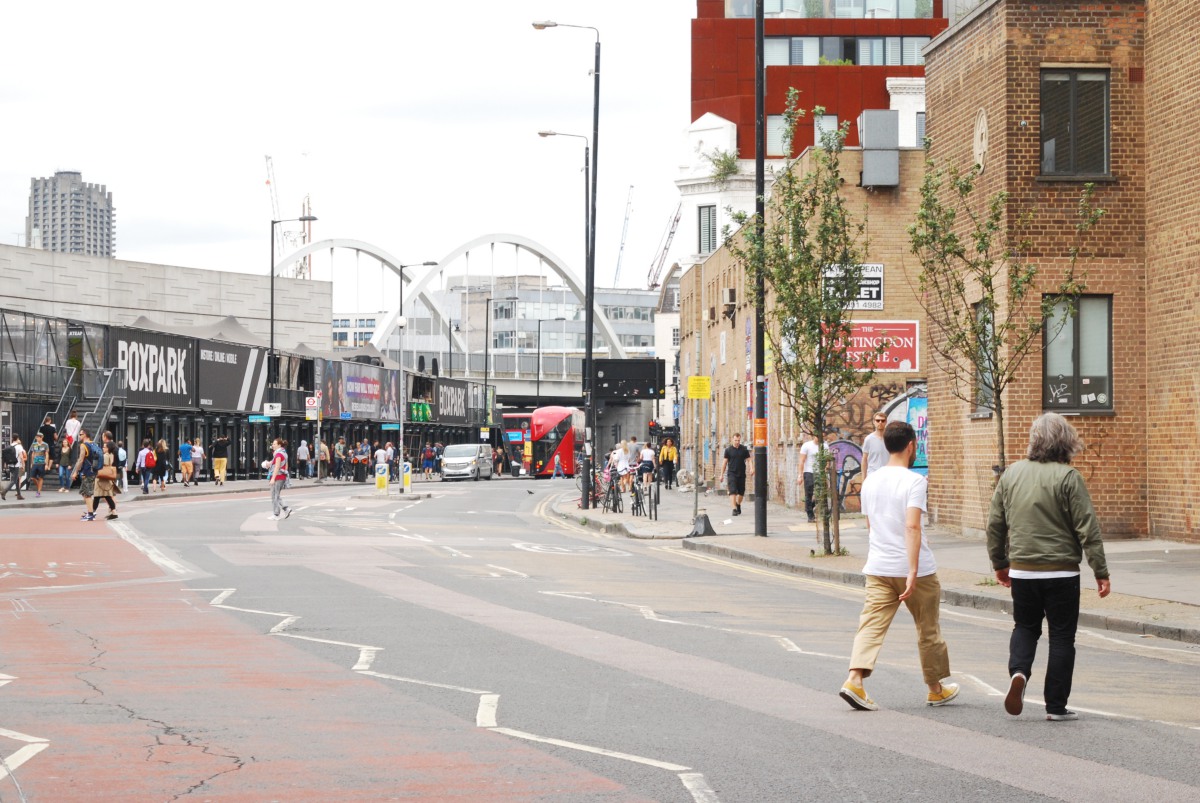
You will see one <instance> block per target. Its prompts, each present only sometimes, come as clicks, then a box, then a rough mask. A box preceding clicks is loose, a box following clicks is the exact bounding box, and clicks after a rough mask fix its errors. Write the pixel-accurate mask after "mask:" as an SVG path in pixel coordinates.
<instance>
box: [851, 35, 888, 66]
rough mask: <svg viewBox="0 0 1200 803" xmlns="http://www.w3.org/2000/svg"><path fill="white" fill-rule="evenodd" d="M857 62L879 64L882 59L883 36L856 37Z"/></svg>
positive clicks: (881, 62) (882, 61)
mask: <svg viewBox="0 0 1200 803" xmlns="http://www.w3.org/2000/svg"><path fill="white" fill-rule="evenodd" d="M856 63H858V64H865V65H872V64H875V65H881V64H883V63H884V60H883V37H879V36H860V37H859V39H858V59H857V62H856Z"/></svg>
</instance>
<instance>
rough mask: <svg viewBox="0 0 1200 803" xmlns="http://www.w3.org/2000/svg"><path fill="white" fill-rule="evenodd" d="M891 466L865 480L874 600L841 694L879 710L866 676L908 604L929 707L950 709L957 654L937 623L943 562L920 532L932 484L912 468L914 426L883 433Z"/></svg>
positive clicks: (861, 623) (866, 607)
mask: <svg viewBox="0 0 1200 803" xmlns="http://www.w3.org/2000/svg"><path fill="white" fill-rule="evenodd" d="M883 441H884V444H885V445H886V446H887V450H888V456H889V457H888V462H887V465H885V466H884V467H883V468H881V469H879V470H877V471H873V472H871V475H870V476H869V477H867V479H866V480H865V481H864V482H863V486H862V509H863V514H864V515H866V517H867V521H868V523H869V525H870V538H869V546H868V548H867V564H866V565H865V566H863V574H864V575H866V587H867V598H866V601H865V602H864V603H863V609H862V614H861V615H860V617H859V620H858V633H857V634H855V636H854V649H853V650H852V651H851V653H850V674H849V676H848V677H847V678H846V682H845V683H843V684H842V689H841V691H840V692H839V694H840V695H841V697H842V699H843V700H845V701H846V702H848V703H849V704H850V705H851V707H853V708H857V709H859V710H861V711H874V710H876V709H877V708H878V707H879V706H877V705H876V704H875V702H874V701H873V700H871V698H870V697H868V696H867V693H866V691H865V690H864V688H863V678H866V677H870V676H871V672H872V671H873V670H874V669H875V661H876V659H877V658H878V657H879V651H880V649H881V648H882V647H883V639H884V636H886V635H887V631H888V627H889V626H890V625H891V624H892V618H893V617H894V616H895V615H896V611H897V610H898V609H899V608H900V603H901V602H903V603H904V604H905V606H906V607H907V608H908V611H909V613H911V614H912V617H913V621H914V622H915V623H916V625H917V648H918V652H919V654H920V659H921V673H922V675H923V676H924V679H925V685H926V686H928V687H929V694H928V696H927V697H926V704H927V705H945V704H946V703H948V702H950V701H951V700H953V699H954V698H955V697H956V696H957V695H958V684H957V683H945V684H943V683H942V678H945V677H948V676H949V675H950V653H949V651H948V650H947V649H946V642H945V640H944V639H943V638H942V631H941V627H940V625H939V622H938V614H939V610H940V609H939V605H940V602H941V596H942V587H941V584H940V583H939V582H938V577H937V564H936V563H935V562H934V560H933V552H931V551H930V549H929V544H928V542H926V540H925V534H924V533H923V532H922V529H921V514H922V513H924V512H925V509H926V502H925V497H926V494H927V492H928V488H929V483H928V482H927V481H926V480H925V478H924V477H923V476H921V475H920V474H918V473H916V472H915V471H912V470H911V466H912V464H913V461H914V460H916V456H917V433H916V431H914V430H913V428H912V426H911V425H910V424H906V423H904V422H902V421H893V422H892V423H890V424H888V425H887V427H886V429H885V430H884V435H883Z"/></svg>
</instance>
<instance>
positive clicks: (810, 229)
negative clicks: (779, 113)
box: [726, 89, 885, 554]
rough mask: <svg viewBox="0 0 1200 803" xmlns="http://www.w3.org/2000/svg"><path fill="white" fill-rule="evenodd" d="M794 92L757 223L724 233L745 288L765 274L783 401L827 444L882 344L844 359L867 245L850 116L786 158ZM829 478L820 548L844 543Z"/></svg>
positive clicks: (823, 464)
mask: <svg viewBox="0 0 1200 803" xmlns="http://www.w3.org/2000/svg"><path fill="white" fill-rule="evenodd" d="M797 97H798V93H797V92H796V90H795V89H791V90H789V92H788V102H787V108H786V111H785V114H784V121H785V128H784V153H786V154H789V156H788V158H787V159H786V160H785V164H784V166H783V169H782V171H781V172H780V173H779V174H778V175H776V177H775V183H774V185H773V187H772V189H771V196H770V198H769V199H768V200H767V201H766V203H765V204H764V208H765V218H766V219H765V220H764V221H763V222H762V225H761V227H760V226H759V225H757V224H758V222H759V221H758V220H757V216H756V215H755V214H748V213H731V217H732V219H733V220H734V221H735V222H736V223H738V224H740V226H741V230H740V232H739V233H738V235H737V236H736V237H727V241H726V245H727V247H728V248H729V251H730V253H731V255H732V256H733V258H734V260H735V261H736V262H737V263H738V264H740V265H741V267H742V268H743V269H744V270H745V273H746V276H747V277H748V279H749V280H750V282H749V284H750V286H751V287H755V288H757V286H758V282H757V281H756V280H757V278H758V277H759V276H761V277H762V278H763V280H764V281H763V284H764V286H765V291H766V293H767V295H768V299H767V301H768V303H767V304H766V308H765V312H766V315H765V317H766V324H767V325H766V332H765V335H766V337H767V340H768V342H769V344H770V348H771V351H772V353H773V354H774V355H775V360H774V365H775V375H776V377H777V382H778V386H779V388H778V389H779V392H780V394H781V401H782V402H783V404H784V405H785V406H787V407H788V408H789V410H790V411H791V413H792V415H794V416H795V420H796V421H797V423H799V425H800V427H801V428H802V429H803V430H805V431H806V432H808V433H810V434H812V435H814V436H815V437H816V439H817V442H818V444H824V442H825V437H824V436H825V432H826V427H827V421H828V418H829V414H830V412H831V411H832V410H833V409H834V408H835V406H837V405H841V404H843V403H844V402H845V400H846V399H847V398H849V397H850V396H853V395H854V393H855V392H856V391H858V390H859V389H860V388H862V387H863V386H864V385H866V384H867V383H869V382H870V381H871V379H872V377H873V368H874V364H875V359H876V357H877V356H878V354H879V353H880V352H881V351H882V350H883V349H884V348H885V346H883V345H881V346H879V347H878V348H877V349H875V350H868V353H866V354H856V357H857V359H854V360H852V359H851V354H850V350H851V334H852V330H851V321H850V319H849V317H848V316H847V313H846V308H847V307H848V306H849V305H850V304H851V302H853V301H854V300H855V299H857V298H858V295H859V290H860V284H861V280H862V271H863V269H862V263H863V261H864V258H865V256H866V253H867V250H868V243H867V239H866V234H865V232H866V214H865V210H864V212H863V214H861V215H855V214H854V213H852V212H851V210H850V208H849V205H848V203H847V201H846V198H845V197H844V196H843V194H842V188H843V186H844V184H845V182H844V180H843V179H842V173H841V155H842V149H843V145H844V143H845V141H846V134H847V133H848V131H849V124H848V123H844V124H843V125H842V126H841V127H840V128H838V129H837V130H835V131H825V132H823V133H822V136H821V138H820V143H819V146H818V147H816V148H814V149H813V150H812V151H810V152H809V154H810V155H809V157H808V162H809V164H808V166H807V168H806V169H804V170H801V169H800V168H799V166H798V164H797V162H798V161H799V160H798V159H796V158H793V157H792V156H791V153H792V142H793V139H794V136H795V130H796V124H797V122H798V121H799V120H800V118H801V117H802V116H803V114H804V112H803V110H801V109H800V108H799V107H798V105H797ZM813 114H814V117H819V116H820V115H822V114H824V109H822V108H820V107H818V108H815V109H814V110H813ZM759 231H761V232H762V233H761V236H760V234H759ZM754 301H755V303H759V302H761V301H762V299H759V298H755V299H754ZM831 460H832V455H830V454H829V453H828V451H827V450H826V449H824V448H821V449H820V450H819V451H818V462H817V471H816V472H815V477H818V478H825V477H828V476H829V471H828V464H829V462H830V461H831ZM831 485H832V483H830V482H826V481H818V482H817V483H816V488H815V493H814V496H815V502H816V505H817V509H818V521H819V522H821V526H822V532H823V539H822V545H823V547H824V550H825V552H826V554H829V553H833V552H836V551H840V546H841V545H840V543H838V542H836V541H834V540H832V539H831V532H830V510H831V506H832V505H834V504H837V499H836V487H833V488H832V489H831ZM831 490H832V492H831Z"/></svg>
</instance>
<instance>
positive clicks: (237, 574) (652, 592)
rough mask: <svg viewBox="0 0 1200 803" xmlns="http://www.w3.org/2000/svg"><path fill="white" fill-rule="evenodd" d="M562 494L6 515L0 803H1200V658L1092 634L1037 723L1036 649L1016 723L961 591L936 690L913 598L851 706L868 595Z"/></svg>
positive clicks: (481, 487)
mask: <svg viewBox="0 0 1200 803" xmlns="http://www.w3.org/2000/svg"><path fill="white" fill-rule="evenodd" d="M568 487H569V486H568V485H567V484H566V483H562V482H557V483H551V482H534V481H529V480H511V479H504V480H498V481H495V482H490V483H489V482H478V483H461V484H453V485H450V484H441V483H430V484H428V485H426V484H425V483H422V482H419V481H418V483H417V484H416V488H415V490H417V491H419V492H425V491H426V490H427V489H428V491H430V492H432V493H433V498H429V499H406V500H402V501H397V500H396V499H395V498H394V497H393V498H392V499H390V500H380V499H377V498H374V497H372V496H371V494H370V491H369V490H368V489H364V488H363V486H349V485H344V484H337V485H332V486H325V487H324V488H322V489H320V490H316V489H311V488H309V489H305V490H303V491H298V492H296V493H293V494H292V495H291V500H290V501H291V504H293V505H294V513H293V515H292V516H291V517H290V518H289V519H287V520H284V521H279V522H275V521H270V520H269V519H268V518H267V514H268V513H269V503H268V501H267V500H266V499H265V498H262V497H257V496H251V497H248V496H245V495H242V496H232V495H231V496H222V497H208V498H203V499H191V500H185V499H180V500H163V501H160V502H159V503H157V504H147V505H141V506H137V505H134V506H129V507H132V508H137V509H136V510H128V512H127V511H126V510H122V514H123V517H122V518H121V519H120V520H119V521H118V522H114V523H113V524H115V525H118V526H116V527H112V526H109V525H101V523H100V522H94V523H91V524H89V525H86V526H85V525H76V524H75V522H74V521H73V520H74V518H75V515H76V514H75V512H73V509H71V510H68V509H52V510H42V511H36V512H32V513H25V514H22V515H21V516H15V515H12V514H0V529H3V530H4V531H5V532H6V533H8V535H6V536H5V537H4V538H3V539H2V540H0V549H3V550H4V552H2V553H0V570H3V568H4V567H5V566H8V569H9V571H8V576H7V579H4V583H7V584H6V585H5V584H0V614H4V615H3V616H0V684H7V685H4V686H3V688H0V756H4V757H5V758H6V759H8V760H10V761H11V762H12V764H14V765H15V767H14V768H13V771H12V772H11V774H10V773H5V772H4V771H3V769H2V768H0V801H3V802H5V803H6V802H7V801H16V800H28V801H72V800H122V801H143V800H145V801H159V800H197V801H202V800H248V801H249V800H253V801H269V800H278V801H308V800H313V801H317V800H400V799H404V800H464V801H466V800H469V801H492V800H513V801H517V800H520V801H525V800H541V801H633V800H661V801H701V802H702V803H712V802H715V801H723V802H724V803H730V802H731V801H808V800H813V801H841V800H872V801H874V800H887V799H902V800H903V799H913V800H968V799H970V800H981V799H986V800H989V801H1008V800H1012V801H1018V800H1020V801H1028V800H1039V799H1045V800H1079V801H1089V803H1094V802H1095V801H1101V800H1121V801H1138V800H1146V801H1155V802H1156V803H1163V802H1164V801H1184V800H1200V765H1198V764H1197V762H1196V756H1197V755H1200V684H1197V682H1196V678H1197V676H1198V674H1197V668H1198V667H1200V648H1197V647H1196V646H1189V645H1184V644H1173V643H1169V642H1160V641H1156V640H1153V639H1138V638H1133V637H1123V636H1120V635H1115V634H1112V633H1095V632H1088V631H1084V632H1083V633H1081V635H1080V638H1079V654H1078V658H1077V669H1076V677H1075V689H1074V693H1073V695H1072V699H1071V703H1072V708H1075V709H1077V710H1079V711H1081V712H1083V715H1082V718H1081V719H1080V720H1079V721H1078V722H1072V723H1050V722H1046V721H1045V720H1044V717H1043V716H1042V709H1041V706H1040V704H1039V701H1038V700H1037V699H1036V698H1037V696H1038V695H1037V692H1038V691H1039V690H1040V677H1037V675H1039V674H1040V669H1041V667H1042V666H1044V661H1045V656H1044V654H1043V655H1041V656H1039V659H1040V660H1039V664H1038V665H1037V667H1036V668H1035V678H1034V679H1033V681H1032V683H1031V688H1030V694H1029V697H1028V698H1027V706H1026V713H1025V715H1024V716H1022V717H1019V718H1012V717H1008V716H1007V715H1006V714H1004V712H1003V710H1002V708H1001V697H1000V692H999V690H1000V689H1002V688H1004V686H1005V658H1006V651H1007V633H1008V630H1009V624H1008V622H1007V621H1006V620H1005V619H1004V617H1003V616H1000V615H995V614H991V613H986V612H972V611H966V610H962V609H955V608H949V607H945V608H943V618H942V622H943V630H944V634H945V637H946V639H947V641H948V643H949V646H950V654H951V663H952V666H953V668H954V673H955V676H954V679H955V680H957V681H958V682H960V683H961V684H962V685H963V693H962V695H961V696H960V698H959V701H956V702H955V703H954V704H952V705H950V706H946V707H943V708H928V707H926V706H925V705H924V686H923V684H922V682H921V676H920V671H919V668H918V665H917V655H916V646H915V638H914V635H913V632H914V631H913V629H912V625H911V619H910V618H909V617H908V615H907V613H906V612H904V611H901V612H900V614H899V615H898V616H897V618H896V622H895V623H894V625H893V627H892V631H891V633H890V635H889V638H888V642H887V644H886V645H885V648H884V653H883V660H882V663H881V665H880V666H879V667H878V668H877V670H876V674H875V675H874V677H872V678H871V679H870V681H869V682H868V688H869V691H870V693H871V695H872V696H873V697H874V698H875V700H876V701H877V702H879V703H880V704H881V706H882V708H883V710H881V711H879V712H854V711H852V710H850V709H849V707H848V706H846V704H845V703H844V702H843V701H842V700H841V699H839V698H838V696H837V690H838V687H839V686H840V684H841V681H842V679H843V678H844V677H845V672H846V662H847V659H848V654H849V648H850V642H851V640H852V636H853V631H854V628H855V626H856V622H857V617H858V611H859V608H860V605H861V591H860V590H857V589H852V588H848V587H845V586H841V585H833V584H825V583H822V582H818V581H812V580H806V579H803V578H797V577H794V576H789V575H784V574H780V573H776V572H772V571H767V570H762V569H758V568H754V567H749V566H743V565H739V564H736V563H731V562H727V561H722V560H716V559H712V558H708V557H706V556H702V555H697V554H695V553H691V552H684V551H683V550H682V549H681V548H680V547H679V542H677V541H659V542H653V541H651V542H645V541H632V540H627V539H619V538H613V537H607V536H605V535H602V534H598V533H595V532H591V531H585V530H582V529H580V528H578V527H573V526H570V525H567V524H565V523H563V522H552V521H550V520H548V519H547V518H545V517H544V516H543V513H544V511H545V510H546V509H547V508H548V504H547V503H548V501H549V499H550V497H551V495H553V494H555V493H557V492H561V491H565V490H566V489H567V488H568ZM530 492H532V493H530ZM88 527H90V528H91V529H87V528H88ZM101 528H103V529H101ZM23 534H24V535H28V536H32V535H34V534H39V535H40V536H41V537H50V538H53V539H55V540H54V541H52V542H51V543H52V544H57V545H58V547H57V548H58V549H59V550H60V552H58V553H56V554H57V555H58V557H57V558H56V559H55V560H54V561H53V562H54V564H55V566H54V567H53V571H50V570H49V569H47V568H46V564H48V561H46V560H45V557H44V556H38V555H33V554H25V555H22V554H21V549H22V546H21V545H22V543H23V541H22V536H23ZM135 546H136V547H138V548H139V549H140V550H141V551H135V550H134V548H133V547H135ZM151 559H153V561H154V562H151ZM39 561H40V563H38V562H39ZM35 563H37V564H38V565H37V566H36V567H35V565H34V564H35ZM35 568H36V569H37V571H34V569H35ZM0 574H3V571H0ZM48 574H54V577H48V576H47V575H48ZM0 579H2V578H0ZM14 581H16V582H14Z"/></svg>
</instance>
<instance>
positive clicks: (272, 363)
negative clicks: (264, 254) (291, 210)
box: [267, 215, 316, 401]
mask: <svg viewBox="0 0 1200 803" xmlns="http://www.w3.org/2000/svg"><path fill="white" fill-rule="evenodd" d="M315 220H316V217H314V216H313V215H301V216H300V217H294V218H288V219H287V220H272V221H271V347H270V350H269V351H268V352H267V387H268V388H269V395H270V397H271V401H275V399H276V388H275V386H276V385H277V384H278V383H279V360H278V359H277V358H276V356H275V227H276V226H278V225H279V224H280V223H312V222H314V221H315Z"/></svg>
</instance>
